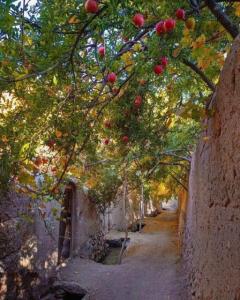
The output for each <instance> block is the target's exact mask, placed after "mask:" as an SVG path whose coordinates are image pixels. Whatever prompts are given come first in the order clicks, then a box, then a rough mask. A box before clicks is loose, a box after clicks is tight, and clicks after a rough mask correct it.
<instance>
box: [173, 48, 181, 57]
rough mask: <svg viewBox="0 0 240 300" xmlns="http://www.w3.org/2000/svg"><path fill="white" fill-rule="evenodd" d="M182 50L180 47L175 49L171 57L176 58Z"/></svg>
mask: <svg viewBox="0 0 240 300" xmlns="http://www.w3.org/2000/svg"><path fill="white" fill-rule="evenodd" d="M181 50H182V48H181V47H178V48H176V49H175V50H174V51H173V57H175V58H176V57H178V55H179V54H180V52H181Z"/></svg>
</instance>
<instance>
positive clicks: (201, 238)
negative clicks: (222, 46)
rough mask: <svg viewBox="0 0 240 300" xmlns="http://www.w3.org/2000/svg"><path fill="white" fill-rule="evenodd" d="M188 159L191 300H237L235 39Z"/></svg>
mask: <svg viewBox="0 0 240 300" xmlns="http://www.w3.org/2000/svg"><path fill="white" fill-rule="evenodd" d="M211 105H212V107H213V109H214V111H215V113H214V116H213V117H209V118H208V119H207V120H206V123H205V125H206V127H205V128H206V129H205V130H204V132H203V135H202V137H201V139H200V142H199V144H198V146H197V149H196V152H195V155H194V157H193V160H192V166H191V173H190V181H189V203H188V214H187V227H186V241H185V245H186V248H185V259H186V266H187V271H188V272H189V274H190V276H189V280H190V299H202V300H204V299H213V300H215V299H216V300H227V299H232V300H234V299H235V300H238V299H240V251H239V249H240V38H239V37H238V38H237V39H236V41H235V42H234V45H233V47H232V50H231V53H230V54H229V55H228V58H227V60H226V63H225V66H224V68H223V71H222V74H221V79H220V83H219V84H218V87H217V91H216V93H215V95H214V98H213V101H212V104H211ZM203 137H206V138H203Z"/></svg>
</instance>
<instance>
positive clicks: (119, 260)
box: [118, 178, 128, 265]
mask: <svg viewBox="0 0 240 300" xmlns="http://www.w3.org/2000/svg"><path fill="white" fill-rule="evenodd" d="M126 202H127V178H125V180H124V184H123V213H124V218H125V238H124V241H123V243H122V248H121V251H120V254H119V258H118V264H119V265H120V264H121V263H122V256H123V252H124V250H125V247H126V244H127V239H128V219H127V203H126Z"/></svg>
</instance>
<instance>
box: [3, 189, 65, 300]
mask: <svg viewBox="0 0 240 300" xmlns="http://www.w3.org/2000/svg"><path fill="white" fill-rule="evenodd" d="M53 207H54V210H55V212H56V209H58V208H59V206H58V205H57V204H56V203H54V202H49V203H45V204H43V203H42V204H41V205H39V203H38V201H37V200H34V201H30V199H29V198H27V197H23V196H20V195H16V194H15V193H13V192H12V193H10V194H8V195H5V196H2V197H1V200H0V220H1V223H0V299H5V298H6V299H9V300H11V299H14V300H15V299H37V297H38V296H39V293H41V292H44V290H45V288H46V287H47V286H48V283H49V280H50V278H51V276H53V274H54V270H55V267H56V264H57V236H58V222H57V221H56V218H55V217H54V216H53V214H52V208H53ZM59 209H60V208H59ZM43 217H44V218H43Z"/></svg>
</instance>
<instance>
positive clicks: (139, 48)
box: [133, 43, 142, 52]
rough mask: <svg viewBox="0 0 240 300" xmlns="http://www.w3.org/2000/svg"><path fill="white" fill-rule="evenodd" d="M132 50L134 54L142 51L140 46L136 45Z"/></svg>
mask: <svg viewBox="0 0 240 300" xmlns="http://www.w3.org/2000/svg"><path fill="white" fill-rule="evenodd" d="M133 50H134V51H136V52H139V51H141V50H142V45H141V44H139V43H137V44H135V45H134V46H133Z"/></svg>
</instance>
